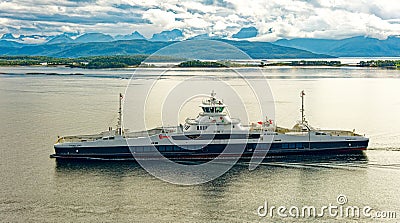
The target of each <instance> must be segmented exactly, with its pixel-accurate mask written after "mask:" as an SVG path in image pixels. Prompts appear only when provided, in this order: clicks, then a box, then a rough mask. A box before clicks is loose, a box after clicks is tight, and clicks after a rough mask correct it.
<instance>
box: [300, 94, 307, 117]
mask: <svg viewBox="0 0 400 223" xmlns="http://www.w3.org/2000/svg"><path fill="white" fill-rule="evenodd" d="M304 95H306V94H305V93H304V90H302V91H301V92H300V97H301V109H300V111H301V123H302V124H303V123H304V122H306V116H305V115H304Z"/></svg>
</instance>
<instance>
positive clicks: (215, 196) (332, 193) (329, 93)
mask: <svg viewBox="0 0 400 223" xmlns="http://www.w3.org/2000/svg"><path fill="white" fill-rule="evenodd" d="M0 73H1V74H0V179H1V180H0V222H308V221H316V222H342V221H345V222H356V221H363V222H380V221H384V222H398V221H400V193H399V192H398V190H399V187H400V115H399V114H400V71H399V70H384V69H360V68H354V67H352V68H345V67H343V68H317V67H311V68H299V67H298V68H294V67H271V68H265V69H262V70H259V69H257V68H240V69H237V70H235V72H233V73H232V72H231V71H226V70H224V69H176V68H171V69H168V70H160V69H146V70H135V69H106V70H82V69H70V68H63V67H52V68H43V67H1V68H0ZM72 74H74V75H72ZM132 74H135V76H134V78H133V80H131V81H130V78H131V76H132ZM158 74H162V75H163V76H162V78H158V79H157V83H156V85H155V86H157V88H156V89H155V91H154V92H153V93H152V94H149V95H150V96H152V97H153V98H152V99H150V102H152V100H153V101H157V100H155V99H157V98H163V97H164V96H165V95H168V94H169V92H171V88H172V89H173V88H175V87H176V86H178V85H179V83H191V84H193V85H192V86H193V89H199V88H204V86H209V89H207V88H204V89H205V90H207V92H204V93H205V94H207V93H210V91H211V90H215V91H216V93H217V96H229V94H228V93H226V92H225V91H227V90H224V89H225V88H224V87H221V88H219V84H220V83H222V82H224V83H228V84H227V85H229V86H236V89H239V90H238V91H236V92H238V94H241V92H243V95H244V94H246V93H245V92H246V87H242V88H241V87H240V86H245V85H246V84H245V82H244V80H243V79H241V78H238V77H234V76H233V75H232V74H240V75H239V76H241V77H246V79H248V80H250V81H251V82H253V83H264V81H265V80H266V81H267V82H268V85H269V88H270V89H271V92H272V94H273V100H274V101H273V104H272V105H273V109H272V111H273V113H274V115H272V116H273V119H274V120H275V122H276V123H277V124H278V125H279V126H284V127H292V126H293V125H294V124H295V122H296V121H297V120H299V119H300V112H299V109H300V106H301V101H300V97H299V94H300V91H302V90H304V91H305V92H306V96H305V106H306V107H305V113H306V118H307V120H308V121H309V123H310V124H311V125H312V126H315V127H320V128H325V129H344V130H350V131H353V129H354V130H355V131H356V132H357V133H360V134H365V136H367V137H369V138H370V146H369V148H368V149H369V150H368V151H366V152H365V154H364V155H362V156H341V157H311V158H310V157H302V156H298V157H291V158H285V159H281V158H275V159H269V160H266V161H264V162H263V163H262V164H261V165H259V166H258V167H257V168H256V169H255V170H252V171H250V170H249V168H248V163H239V164H237V165H236V166H234V167H233V168H232V169H231V170H229V171H228V172H227V173H226V174H224V175H223V176H221V177H219V178H217V179H215V180H213V181H210V182H208V183H205V184H200V185H194V186H182V185H175V184H170V183H167V182H164V181H162V180H159V179H157V178H155V177H153V176H152V175H150V174H149V173H147V172H146V171H145V170H144V169H142V168H141V167H140V166H139V165H138V164H135V163H133V162H129V161H126V162H56V160H54V159H51V158H49V155H50V154H52V153H53V144H54V143H55V141H56V140H57V136H60V135H75V134H90V133H98V132H101V131H103V130H107V129H108V127H109V126H115V124H116V121H117V119H116V118H117V111H118V97H119V96H118V94H119V93H120V92H122V93H124V92H125V91H126V87H127V86H129V87H130V88H135V87H138V89H140V86H142V85H143V84H145V83H146V81H148V80H149V79H151V78H152V76H151V75H158ZM198 77H199V78H198ZM216 80H218V81H216ZM221 80H222V82H221ZM266 87H268V86H267V85H266ZM240 89H242V90H240ZM208 90H210V91H208ZM184 94H188V93H187V92H182V95H184ZM137 96H138V97H145V96H146V95H137ZM243 98H244V99H245V101H244V102H243V103H244V104H245V105H246V106H248V107H249V108H250V109H249V113H251V114H249V122H257V121H259V118H260V117H258V115H257V112H255V113H254V114H252V112H253V111H254V109H255V108H257V106H258V104H257V102H255V101H253V100H251V97H246V96H245V95H244V96H243ZM125 100H126V98H125ZM196 100H197V99H195V100H193V101H189V102H188V103H186V104H185V106H183V108H182V110H181V112H180V113H179V114H178V116H177V120H178V121H183V120H185V118H186V117H188V116H190V117H193V118H194V117H196V116H197V113H198V112H199V107H198V101H196ZM228 102H231V104H228ZM226 103H227V104H228V106H229V107H228V108H229V112H230V113H231V114H232V116H235V117H236V115H238V116H239V115H240V114H239V113H235V106H236V105H235V104H234V102H232V101H229V99H227V101H226ZM138 109H143V105H138ZM146 109H148V116H147V117H146V124H147V125H148V126H150V127H155V126H158V125H161V123H160V120H159V117H158V116H159V115H160V114H159V112H158V111H159V107H158V105H154V103H149V106H148V107H147V108H146ZM146 111H147V110H146ZM139 118H141V117H139ZM238 118H242V117H238ZM242 120H243V118H242ZM172 124H173V123H172ZM338 197H340V198H346V201H347V202H345V203H344V204H339V203H338V201H337V198H338ZM340 201H342V200H340ZM266 202H267V203H268V208H270V207H271V206H276V207H279V206H285V207H287V208H288V209H289V207H292V206H296V207H299V208H300V209H301V208H302V207H304V206H315V207H316V208H317V210H320V208H321V207H323V206H329V205H337V206H340V207H343V208H346V207H348V206H357V207H359V208H360V209H362V208H363V207H366V206H368V207H371V209H372V210H373V211H372V212H371V214H374V213H376V212H377V211H386V214H387V213H389V212H390V213H395V214H396V216H394V217H395V218H394V217H393V216H392V217H391V218H389V219H388V218H386V219H379V218H378V219H377V218H375V219H373V218H369V217H368V216H361V217H360V218H358V217H346V216H334V217H332V216H329V214H328V213H327V212H326V213H325V214H324V216H321V217H301V216H300V217H297V218H296V217H281V216H278V214H277V211H276V210H275V212H274V213H273V217H271V216H270V215H269V214H270V212H268V214H267V216H265V217H261V216H259V213H258V212H259V211H258V209H259V207H260V206H265V203H266ZM260 210H261V211H262V210H264V209H260ZM382 213H383V212H382ZM286 214H288V212H287V211H286Z"/></svg>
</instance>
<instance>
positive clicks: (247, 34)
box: [232, 27, 258, 39]
mask: <svg viewBox="0 0 400 223" xmlns="http://www.w3.org/2000/svg"><path fill="white" fill-rule="evenodd" d="M257 34H258V30H257V29H256V28H255V27H246V28H242V29H240V31H239V32H237V33H236V34H233V35H232V38H236V39H247V38H252V37H256V36H257Z"/></svg>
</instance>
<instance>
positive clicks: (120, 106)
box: [117, 93, 124, 135]
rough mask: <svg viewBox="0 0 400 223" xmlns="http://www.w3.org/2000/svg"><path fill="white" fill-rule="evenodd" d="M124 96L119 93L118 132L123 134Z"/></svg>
mask: <svg viewBox="0 0 400 223" xmlns="http://www.w3.org/2000/svg"><path fill="white" fill-rule="evenodd" d="M123 98H124V96H123V95H122V94H121V93H119V110H118V123H117V134H118V135H122V99H123Z"/></svg>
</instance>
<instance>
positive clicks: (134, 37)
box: [114, 31, 146, 40]
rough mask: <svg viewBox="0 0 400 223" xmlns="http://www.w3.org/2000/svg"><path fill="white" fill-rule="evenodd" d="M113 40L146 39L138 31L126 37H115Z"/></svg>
mask: <svg viewBox="0 0 400 223" xmlns="http://www.w3.org/2000/svg"><path fill="white" fill-rule="evenodd" d="M114 39H115V40H135V39H146V38H145V37H144V36H143V35H142V34H140V33H139V32H138V31H135V32H133V33H132V34H128V35H117V36H115V38H114Z"/></svg>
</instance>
